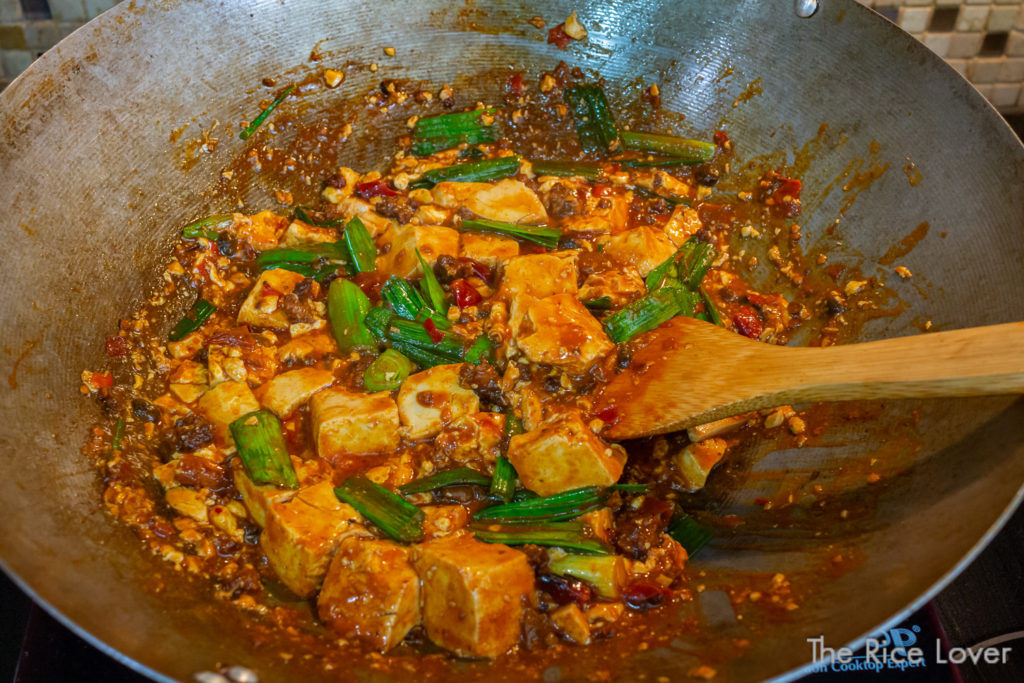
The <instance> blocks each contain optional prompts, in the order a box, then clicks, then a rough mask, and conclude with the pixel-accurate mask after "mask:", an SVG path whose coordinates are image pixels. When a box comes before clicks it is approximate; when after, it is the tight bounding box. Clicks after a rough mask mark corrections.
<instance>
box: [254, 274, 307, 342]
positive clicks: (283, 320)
mask: <svg viewBox="0 0 1024 683" xmlns="http://www.w3.org/2000/svg"><path fill="white" fill-rule="evenodd" d="M304 279H305V278H304V277H303V276H302V275H299V274H298V273H294V272H292V271H290V270H285V269H284V268H275V269H274V270H265V271H263V272H262V273H260V276H259V278H258V279H257V280H256V284H255V285H253V287H252V289H251V290H250V291H249V296H247V297H246V298H245V301H244V302H243V303H242V307H241V308H240V309H238V324H239V325H244V324H248V325H253V326H255V327H273V328H276V329H285V328H287V327H288V316H287V315H285V312H284V309H282V308H281V301H282V300H283V299H284V297H285V296H286V295H288V294H291V293H292V290H293V289H295V285H297V284H299V283H300V282H302V281H303V280H304Z"/></svg>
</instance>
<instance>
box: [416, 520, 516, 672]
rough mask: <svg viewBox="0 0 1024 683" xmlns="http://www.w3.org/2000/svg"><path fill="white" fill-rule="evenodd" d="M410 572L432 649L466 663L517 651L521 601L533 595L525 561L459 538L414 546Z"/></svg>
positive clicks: (499, 548)
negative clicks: (440, 649) (414, 577)
mask: <svg viewBox="0 0 1024 683" xmlns="http://www.w3.org/2000/svg"><path fill="white" fill-rule="evenodd" d="M413 566H414V567H415V568H416V573H417V574H419V577H420V580H421V581H422V582H423V586H422V588H421V591H422V595H423V601H422V609H423V612H422V618H423V625H424V627H425V628H426V631H427V636H428V637H429V638H430V639H431V640H432V641H433V642H434V643H436V644H437V645H440V646H441V647H443V648H445V649H446V650H450V651H451V652H454V653H455V654H457V655H461V656H465V657H497V656H498V655H500V654H502V653H504V652H506V651H508V650H509V649H510V648H512V647H513V646H515V644H516V643H517V641H518V640H519V634H520V621H521V619H522V615H523V601H524V600H525V599H526V596H527V595H528V594H529V593H530V592H531V591H532V590H533V570H532V569H531V568H530V565H529V563H528V562H527V561H526V555H524V554H523V553H521V552H519V551H518V550H513V549H512V548H509V547H508V546H505V545H500V544H491V543H481V542H480V541H477V540H476V539H474V538H473V537H472V536H471V535H469V534H458V535H455V536H447V537H445V538H439V539H435V540H433V541H428V542H426V543H423V544H421V545H419V546H417V547H416V548H415V550H414V552H413Z"/></svg>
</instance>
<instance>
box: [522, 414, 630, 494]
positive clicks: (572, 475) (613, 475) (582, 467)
mask: <svg viewBox="0 0 1024 683" xmlns="http://www.w3.org/2000/svg"><path fill="white" fill-rule="evenodd" d="M508 459H509V461H510V462H511V463H512V465H513V466H514V467H515V468H516V472H517V473H518V474H519V479H520V480H521V481H522V482H523V486H525V487H526V488H528V489H530V490H531V491H533V492H534V493H538V494H540V495H542V496H550V495H552V494H555V493H561V492H562V491H568V490H570V489H575V488H579V487H581V486H611V485H612V484H614V483H615V482H617V481H618V480H619V477H621V476H622V468H623V467H624V466H625V464H626V452H625V450H623V448H622V447H621V446H619V445H618V444H614V445H610V446H609V445H606V444H605V443H604V442H602V441H601V440H600V439H599V438H597V435H595V434H594V433H593V432H592V431H590V428H589V427H587V425H586V423H585V422H583V418H581V417H580V415H579V414H578V413H569V414H562V415H559V416H558V417H555V418H554V419H552V420H549V421H547V422H545V423H543V424H541V425H540V426H539V427H537V428H536V429H533V430H530V431H528V432H526V433H525V434H520V435H518V436H513V437H512V439H511V440H510V442H509V446H508Z"/></svg>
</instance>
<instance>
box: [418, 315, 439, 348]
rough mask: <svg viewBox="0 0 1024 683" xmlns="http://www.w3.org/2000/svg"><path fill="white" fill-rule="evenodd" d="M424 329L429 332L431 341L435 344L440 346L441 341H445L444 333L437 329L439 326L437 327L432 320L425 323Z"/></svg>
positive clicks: (428, 319)
mask: <svg viewBox="0 0 1024 683" xmlns="http://www.w3.org/2000/svg"><path fill="white" fill-rule="evenodd" d="M423 328H424V329H425V330H426V331H427V334H429V335H430V341H432V342H434V343H435V344H440V343H441V340H442V339H444V332H442V331H441V330H439V329H437V325H435V324H434V321H433V320H431V319H430V318H427V319H426V320H424V321H423Z"/></svg>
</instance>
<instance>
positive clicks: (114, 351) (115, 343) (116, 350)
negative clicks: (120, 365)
mask: <svg viewBox="0 0 1024 683" xmlns="http://www.w3.org/2000/svg"><path fill="white" fill-rule="evenodd" d="M106 346H107V355H108V356H123V355H125V354H126V353H128V340H127V339H125V338H124V337H107V344H106Z"/></svg>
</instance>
